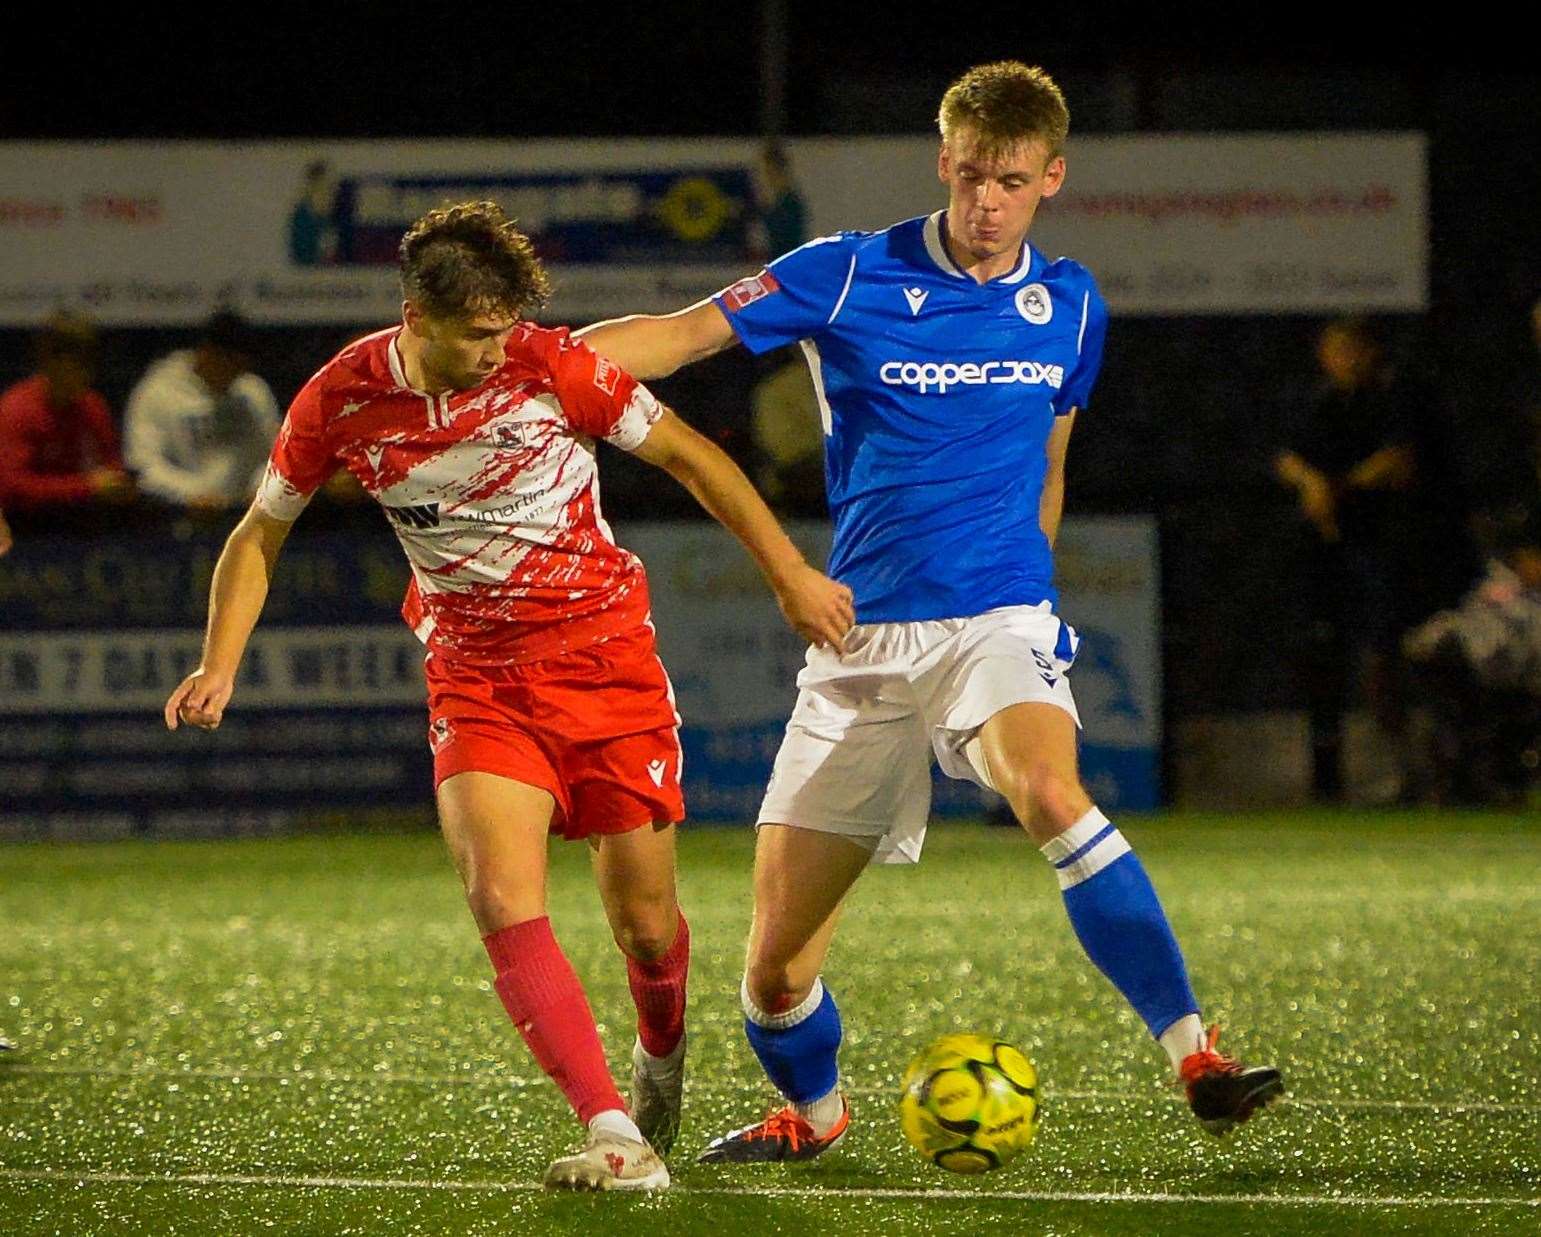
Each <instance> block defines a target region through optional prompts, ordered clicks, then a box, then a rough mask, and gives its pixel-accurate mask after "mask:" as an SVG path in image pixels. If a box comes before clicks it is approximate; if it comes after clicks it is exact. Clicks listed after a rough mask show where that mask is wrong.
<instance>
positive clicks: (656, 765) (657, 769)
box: [647, 760, 669, 790]
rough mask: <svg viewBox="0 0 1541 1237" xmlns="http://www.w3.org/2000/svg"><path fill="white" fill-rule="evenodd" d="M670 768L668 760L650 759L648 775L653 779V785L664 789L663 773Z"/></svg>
mask: <svg viewBox="0 0 1541 1237" xmlns="http://www.w3.org/2000/svg"><path fill="white" fill-rule="evenodd" d="M668 768H669V762H668V761H667V760H650V761H648V762H647V775H648V776H649V777H650V778H652V779H653V785H654V786H657V787H658V788H659V789H660V790H662V789H663V775H664V773H665V772H666V771H667V770H668Z"/></svg>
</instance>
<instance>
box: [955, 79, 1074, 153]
mask: <svg viewBox="0 0 1541 1237" xmlns="http://www.w3.org/2000/svg"><path fill="white" fill-rule="evenodd" d="M936 123H937V127H938V128H939V129H940V130H941V131H942V140H943V141H944V142H946V141H951V139H952V136H953V134H955V133H957V132H958V131H959V130H960V129H969V130H971V131H972V132H973V133H974V135H975V136H976V138H977V140H978V143H979V145H978V153H979V154H981V155H982V156H984V157H986V158H995V157H999V156H1001V155H1003V154H1005V153H1006V152H1007V151H1009V150H1010V149H1011V148H1012V147H1014V146H1016V145H1017V144H1018V143H1020V142H1024V141H1031V140H1033V139H1035V138H1036V139H1037V140H1039V141H1041V142H1043V143H1044V145H1045V146H1046V147H1047V148H1048V153H1049V158H1051V159H1052V158H1054V157H1055V156H1057V155H1060V154H1063V153H1064V150H1065V138H1066V136H1067V135H1068V134H1069V133H1070V109H1069V108H1068V107H1067V106H1065V96H1064V94H1063V93H1062V92H1061V91H1060V88H1059V87H1058V86H1057V85H1055V84H1054V79H1053V78H1052V77H1050V76H1049V75H1048V74H1047V73H1045V72H1044V71H1043V70H1042V69H1040V68H1038V67H1037V66H1036V65H1027V64H1023V63H1022V62H1021V61H1020V60H997V61H996V62H994V63H993V64H980V65H975V66H974V67H973V68H972V69H970V70H969V71H968V72H967V73H965V74H964V75H963V76H962V77H960V78H959V79H958V80H957V81H955V82H954V83H953V84H952V85H951V86H949V87H948V88H947V93H946V94H944V95H943V96H942V106H941V109H940V111H938V112H937V117H936Z"/></svg>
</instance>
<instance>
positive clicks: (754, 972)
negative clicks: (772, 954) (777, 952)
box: [744, 959, 813, 1014]
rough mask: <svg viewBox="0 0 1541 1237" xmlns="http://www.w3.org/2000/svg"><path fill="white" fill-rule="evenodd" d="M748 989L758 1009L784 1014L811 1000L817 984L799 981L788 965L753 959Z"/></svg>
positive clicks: (745, 980) (810, 980)
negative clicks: (809, 995)
mask: <svg viewBox="0 0 1541 1237" xmlns="http://www.w3.org/2000/svg"><path fill="white" fill-rule="evenodd" d="M744 986H745V988H747V989H748V991H749V999H750V1000H751V1001H753V1002H754V1003H755V1006H756V1008H758V1009H760V1010H762V1011H763V1012H765V1013H767V1014H784V1013H786V1011H787V1010H789V1009H792V1008H794V1007H796V1006H797V1005H799V1004H801V1003H802V1002H803V1001H804V1000H806V999H807V996H808V994H809V993H810V992H812V991H813V980H812V979H809V980H807V981H806V982H804V981H802V980H800V979H798V978H797V977H796V976H795V975H794V974H793V973H792V968H791V967H790V966H788V965H787V964H786V963H784V962H775V961H770V960H756V959H751V960H750V963H749V967H748V969H747V970H746V971H745V973H744Z"/></svg>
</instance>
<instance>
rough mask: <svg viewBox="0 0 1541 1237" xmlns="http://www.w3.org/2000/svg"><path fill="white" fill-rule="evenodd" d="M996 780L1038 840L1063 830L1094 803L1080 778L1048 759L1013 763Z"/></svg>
mask: <svg viewBox="0 0 1541 1237" xmlns="http://www.w3.org/2000/svg"><path fill="white" fill-rule="evenodd" d="M997 783H998V788H999V790H1000V791H1001V793H1002V794H1004V795H1005V796H1006V798H1007V800H1008V801H1009V802H1010V803H1011V806H1012V810H1013V811H1015V812H1016V814H1017V817H1018V819H1020V820H1021V822H1022V824H1023V826H1024V827H1025V828H1026V829H1027V831H1028V832H1029V833H1030V834H1032V835H1033V837H1034V838H1035V839H1039V840H1045V841H1046V840H1047V839H1048V838H1051V837H1054V836H1055V835H1057V834H1060V833H1063V832H1064V831H1065V830H1066V829H1068V828H1070V826H1071V825H1073V824H1075V822H1076V821H1077V820H1079V819H1080V818H1081V817H1082V816H1083V815H1084V814H1085V812H1086V809H1087V807H1089V806H1090V804H1091V800H1090V799H1089V798H1088V797H1087V794H1086V791H1085V790H1083V789H1082V787H1081V784H1080V782H1078V781H1077V780H1076V779H1075V778H1074V777H1067V776H1066V775H1065V774H1064V773H1062V772H1061V771H1060V770H1058V769H1056V768H1055V767H1054V766H1053V765H1052V764H1050V763H1049V762H1048V761H1028V762H1025V763H1023V764H1020V765H1014V766H1012V767H1011V768H1009V769H1007V770H1006V771H1005V775H1004V776H1001V777H998V778H997Z"/></svg>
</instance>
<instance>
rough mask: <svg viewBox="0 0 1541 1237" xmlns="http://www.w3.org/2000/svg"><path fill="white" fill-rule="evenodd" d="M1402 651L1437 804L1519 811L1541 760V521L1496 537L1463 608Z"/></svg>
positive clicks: (1444, 615) (1425, 628)
mask: <svg viewBox="0 0 1541 1237" xmlns="http://www.w3.org/2000/svg"><path fill="white" fill-rule="evenodd" d="M1402 647H1403V651H1404V653H1405V654H1406V656H1407V658H1408V660H1409V661H1410V662H1411V663H1412V665H1413V669H1414V674H1415V677H1416V680H1417V682H1418V686H1419V688H1420V691H1419V700H1420V702H1422V703H1423V704H1424V705H1425V707H1426V708H1427V709H1428V712H1429V715H1430V722H1431V728H1430V733H1429V736H1428V743H1427V748H1428V752H1427V755H1428V765H1429V769H1430V775H1431V776H1430V787H1429V789H1430V798H1431V799H1432V800H1433V801H1434V802H1436V803H1441V804H1445V803H1450V804H1470V805H1516V804H1519V803H1522V802H1523V801H1524V799H1525V797H1526V793H1527V791H1528V789H1529V785H1530V782H1531V781H1532V780H1533V779H1534V777H1535V774H1536V770H1537V766H1538V764H1541V754H1538V740H1541V520H1538V519H1537V517H1536V515H1535V513H1534V512H1531V513H1528V515H1527V518H1525V519H1524V520H1523V521H1521V522H1517V523H1516V524H1513V525H1511V526H1509V527H1506V528H1503V529H1501V530H1499V532H1498V535H1497V536H1496V537H1495V555H1494V557H1493V559H1492V560H1491V561H1490V562H1489V564H1488V568H1487V574H1486V575H1485V576H1484V577H1483V579H1482V580H1480V581H1479V582H1478V583H1477V585H1476V587H1474V588H1473V589H1472V590H1471V592H1470V593H1469V594H1468V595H1467V597H1466V599H1465V600H1464V601H1463V602H1462V603H1461V604H1460V606H1459V607H1457V608H1455V609H1451V610H1442V611H1440V612H1439V613H1438V614H1436V615H1434V617H1433V618H1430V619H1428V620H1427V621H1426V622H1424V623H1422V624H1420V625H1419V626H1418V627H1416V628H1415V629H1414V630H1412V631H1411V632H1409V633H1408V634H1407V636H1406V638H1405V639H1404V641H1403V645H1402Z"/></svg>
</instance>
